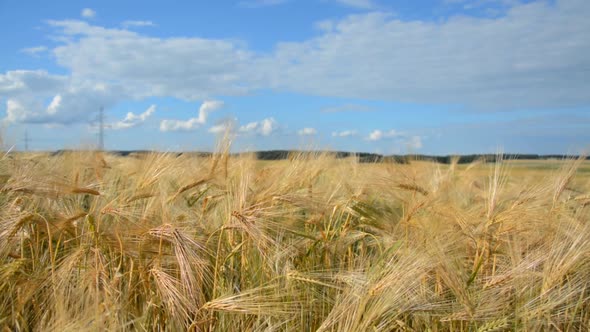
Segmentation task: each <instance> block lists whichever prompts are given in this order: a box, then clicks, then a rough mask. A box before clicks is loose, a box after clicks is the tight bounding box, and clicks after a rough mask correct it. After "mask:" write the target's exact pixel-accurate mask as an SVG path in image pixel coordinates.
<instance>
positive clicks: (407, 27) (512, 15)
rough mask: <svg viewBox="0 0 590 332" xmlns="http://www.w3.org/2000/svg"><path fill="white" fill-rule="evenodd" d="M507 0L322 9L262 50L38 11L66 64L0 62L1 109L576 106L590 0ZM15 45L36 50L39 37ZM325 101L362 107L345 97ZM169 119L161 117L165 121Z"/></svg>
mask: <svg viewBox="0 0 590 332" xmlns="http://www.w3.org/2000/svg"><path fill="white" fill-rule="evenodd" d="M494 1H496V2H498V1H500V2H502V1H504V0H494ZM504 2H505V3H508V2H506V1H504ZM506 7H507V10H506V13H505V15H502V16H501V17H498V18H493V19H491V18H485V17H469V16H466V15H463V16H457V17H451V18H448V19H445V20H432V21H417V20H414V21H412V20H401V19H399V18H397V17H396V16H394V15H391V14H387V13H382V12H371V13H366V14H362V15H351V16H348V17H345V18H343V19H338V20H331V21H323V22H322V23H321V26H322V27H323V28H322V30H320V31H318V32H317V33H318V35H317V36H316V37H314V38H310V39H308V40H304V41H302V42H286V43H280V42H279V43H277V44H276V45H275V47H274V48H273V49H274V51H272V52H269V53H256V52H254V51H252V50H251V49H248V48H247V47H246V44H245V43H243V42H240V41H237V40H233V39H227V40H225V39H205V38H192V37H178V38H177V37H168V38H164V37H153V36H149V35H146V34H141V33H138V32H134V31H130V30H127V29H124V28H107V27H101V26H96V25H91V24H89V23H88V22H85V21H80V20H63V21H49V22H48V24H49V25H50V26H51V27H52V28H53V29H54V31H52V33H51V36H52V37H55V38H54V40H55V41H57V43H58V45H57V46H56V47H54V48H52V49H49V50H48V52H50V54H51V55H52V56H53V58H54V59H56V61H57V65H59V66H61V67H62V69H63V70H65V71H67V72H68V74H67V75H53V74H49V73H47V72H45V71H30V70H14V71H8V72H6V73H4V74H0V98H2V101H3V102H5V103H6V105H7V106H6V109H7V112H6V117H5V119H4V121H5V122H8V123H13V122H30V123H54V124H67V123H73V122H84V121H89V120H90V119H92V118H95V117H96V113H97V110H98V109H99V108H100V107H101V106H103V107H105V109H108V108H109V107H110V106H112V105H115V104H116V103H118V102H120V101H122V100H141V99H144V98H148V97H173V98H178V99H182V100H186V101H197V100H207V99H210V98H215V97H216V96H227V95H242V94H246V93H249V92H251V91H254V90H257V89H274V90H275V91H289V92H294V93H302V94H311V95H316V96H329V97H345V98H361V99H364V100H367V99H373V100H387V101H396V102H412V103H428V104H450V105H457V104H459V105H465V108H466V109H468V110H473V111H479V110H482V109H483V110H507V109H534V108H565V107H569V106H587V105H588V104H589V103H590V94H588V91H590V80H588V79H587V73H586V71H585V68H590V57H588V56H587V55H588V54H590V39H588V38H587V35H588V31H590V20H588V19H587V18H588V17H590V2H589V1H587V0H556V1H555V2H552V3H548V2H545V1H538V2H532V3H526V4H510V5H509V6H508V5H507V6H506ZM136 22H140V21H136ZM142 22H144V23H145V22H148V21H142ZM23 52H26V53H29V54H38V53H39V52H43V46H38V47H31V48H29V49H24V50H23ZM58 96H59V98H58ZM9 103H10V107H8V104H9ZM324 111H328V112H330V111H331V112H338V111H363V109H362V108H358V109H356V110H355V107H354V105H352V104H351V105H340V106H335V107H333V108H332V109H326V110H324ZM170 121H172V122H169V123H167V124H166V125H165V127H166V128H167V126H170V128H172V127H175V122H174V121H175V120H170ZM195 124H198V123H193V124H190V123H189V124H188V126H189V127H191V126H193V125H195ZM178 125H179V126H180V127H182V126H186V124H185V125H183V124H178ZM271 127H272V126H271ZM377 136H378V135H377Z"/></svg>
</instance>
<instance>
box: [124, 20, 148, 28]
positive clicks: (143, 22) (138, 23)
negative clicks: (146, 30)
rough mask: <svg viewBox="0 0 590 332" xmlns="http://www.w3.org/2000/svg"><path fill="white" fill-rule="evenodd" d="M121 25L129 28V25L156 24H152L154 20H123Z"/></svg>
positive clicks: (143, 25) (144, 25) (145, 25)
mask: <svg viewBox="0 0 590 332" xmlns="http://www.w3.org/2000/svg"><path fill="white" fill-rule="evenodd" d="M121 26H122V27H123V28H131V27H153V26H156V24H154V22H152V21H133V20H130V21H123V23H121Z"/></svg>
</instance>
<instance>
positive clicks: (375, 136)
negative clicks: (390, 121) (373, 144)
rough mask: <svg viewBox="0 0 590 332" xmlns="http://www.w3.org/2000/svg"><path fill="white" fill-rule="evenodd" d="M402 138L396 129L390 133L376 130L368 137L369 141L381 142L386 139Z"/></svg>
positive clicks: (389, 131)
mask: <svg viewBox="0 0 590 332" xmlns="http://www.w3.org/2000/svg"><path fill="white" fill-rule="evenodd" d="M401 136H402V134H401V133H399V132H397V131H396V130H394V129H391V130H388V131H382V130H379V129H375V130H373V131H372V132H371V133H370V134H369V136H368V137H367V140H369V141H380V140H382V139H385V138H396V137H401Z"/></svg>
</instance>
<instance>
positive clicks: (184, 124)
mask: <svg viewBox="0 0 590 332" xmlns="http://www.w3.org/2000/svg"><path fill="white" fill-rule="evenodd" d="M221 107H223V102H222V101H218V100H207V101H204V102H203V103H202V104H201V107H199V115H198V117H196V118H190V119H188V120H168V119H167V120H162V121H161V122H160V131H163V132H166V131H178V130H194V129H197V128H199V127H201V126H202V125H204V124H205V123H206V122H207V118H208V116H209V113H211V112H214V111H216V110H218V109H220V108H221Z"/></svg>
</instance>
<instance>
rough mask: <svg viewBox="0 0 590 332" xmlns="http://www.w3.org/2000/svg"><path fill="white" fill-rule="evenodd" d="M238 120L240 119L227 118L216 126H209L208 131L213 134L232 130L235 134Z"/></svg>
mask: <svg viewBox="0 0 590 332" xmlns="http://www.w3.org/2000/svg"><path fill="white" fill-rule="evenodd" d="M237 121H238V120H237V119H235V118H233V119H226V120H224V121H221V122H220V123H218V124H216V125H214V126H211V128H209V130H208V132H210V133H211V134H224V133H226V132H230V133H232V134H234V128H235V126H236V122H237Z"/></svg>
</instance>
